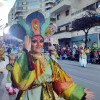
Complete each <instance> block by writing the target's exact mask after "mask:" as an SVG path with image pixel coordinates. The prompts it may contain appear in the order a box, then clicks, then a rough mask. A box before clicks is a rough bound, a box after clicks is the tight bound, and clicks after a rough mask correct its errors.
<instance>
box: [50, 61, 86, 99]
mask: <svg viewBox="0 0 100 100" xmlns="http://www.w3.org/2000/svg"><path fill="white" fill-rule="evenodd" d="M51 64H52V70H53V77H52V80H53V88H54V91H55V92H56V93H57V94H58V95H59V96H62V97H63V98H64V99H65V100H82V98H84V96H85V92H84V87H83V86H81V85H77V84H75V83H74V82H73V80H72V78H71V77H70V76H69V75H67V74H66V73H65V72H64V71H63V70H62V69H61V68H60V66H59V64H58V63H56V62H55V61H53V60H52V62H51Z"/></svg>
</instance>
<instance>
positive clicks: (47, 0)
mask: <svg viewBox="0 0 100 100" xmlns="http://www.w3.org/2000/svg"><path fill="white" fill-rule="evenodd" d="M54 2H55V0H46V1H45V2H44V3H54Z"/></svg>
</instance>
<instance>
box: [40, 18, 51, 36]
mask: <svg viewBox="0 0 100 100" xmlns="http://www.w3.org/2000/svg"><path fill="white" fill-rule="evenodd" d="M49 24H50V17H49V18H47V19H46V20H45V22H44V24H43V25H42V27H41V35H42V36H43V37H44V36H45V32H46V30H47V28H48V26H49Z"/></svg>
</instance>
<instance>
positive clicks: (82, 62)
mask: <svg viewBox="0 0 100 100" xmlns="http://www.w3.org/2000/svg"><path fill="white" fill-rule="evenodd" d="M79 51H80V57H79V62H80V65H81V66H82V67H86V65H87V55H86V50H85V44H84V43H82V44H81V46H80V50H79Z"/></svg>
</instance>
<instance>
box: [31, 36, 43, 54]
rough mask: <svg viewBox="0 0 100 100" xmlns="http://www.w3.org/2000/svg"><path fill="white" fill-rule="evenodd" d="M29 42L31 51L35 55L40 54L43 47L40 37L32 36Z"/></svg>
mask: <svg viewBox="0 0 100 100" xmlns="http://www.w3.org/2000/svg"><path fill="white" fill-rule="evenodd" d="M31 41H32V48H31V49H32V51H33V52H35V53H40V52H41V50H42V48H43V45H44V39H43V38H42V37H41V36H34V37H33V38H32V40H31Z"/></svg>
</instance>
